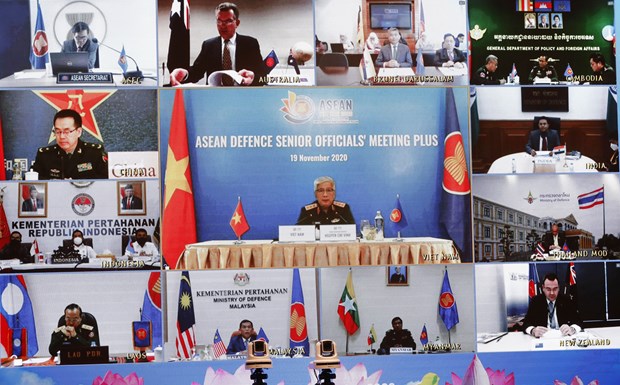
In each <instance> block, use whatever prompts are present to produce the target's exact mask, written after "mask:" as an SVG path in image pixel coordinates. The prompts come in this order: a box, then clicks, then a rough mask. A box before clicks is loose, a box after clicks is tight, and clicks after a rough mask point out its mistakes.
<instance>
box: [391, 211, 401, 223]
mask: <svg viewBox="0 0 620 385" xmlns="http://www.w3.org/2000/svg"><path fill="white" fill-rule="evenodd" d="M402 218H403V214H402V213H401V212H400V210H399V209H394V210H392V212H391V213H390V219H391V220H392V222H394V223H398V222H400V220H401V219H402Z"/></svg>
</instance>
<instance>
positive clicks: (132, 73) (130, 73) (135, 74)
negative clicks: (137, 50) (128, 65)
mask: <svg viewBox="0 0 620 385" xmlns="http://www.w3.org/2000/svg"><path fill="white" fill-rule="evenodd" d="M91 40H92V41H93V43H97V44H99V45H101V46H104V47H106V48H108V49H111V50H112V51H114V52H118V53H119V54H121V55H122V54H123V53H122V52H121V51H119V50H117V49H116V48H112V47H110V46H109V45H107V44H103V43H102V42H100V41H99V40H97V38H92V39H91ZM124 56H125V57H128V58H130V59H131V60H132V61H133V63H134V64H135V65H136V70H135V71H128V72H125V73H124V74H123V76H124V77H125V79H127V78H138V79H140V80H142V79H144V75H142V71H140V67H138V62H137V61H136V60H135V59H134V58H132V57H131V56H129V55H127V54H125V55H124Z"/></svg>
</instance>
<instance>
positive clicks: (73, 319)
mask: <svg viewBox="0 0 620 385" xmlns="http://www.w3.org/2000/svg"><path fill="white" fill-rule="evenodd" d="M81 319H82V318H80V317H77V318H73V317H65V321H67V322H79V321H80V320H81Z"/></svg>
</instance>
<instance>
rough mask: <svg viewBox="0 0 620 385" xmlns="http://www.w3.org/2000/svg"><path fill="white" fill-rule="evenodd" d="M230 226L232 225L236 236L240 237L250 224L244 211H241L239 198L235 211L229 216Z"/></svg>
mask: <svg viewBox="0 0 620 385" xmlns="http://www.w3.org/2000/svg"><path fill="white" fill-rule="evenodd" d="M230 227H232V229H233V231H234V232H235V235H236V236H237V238H241V236H242V235H243V234H244V233H245V232H246V231H248V230H249V229H250V224H249V223H248V220H247V219H246V218H245V213H244V212H243V205H241V198H239V201H238V202H237V207H236V208H235V212H234V213H233V216H232V218H230Z"/></svg>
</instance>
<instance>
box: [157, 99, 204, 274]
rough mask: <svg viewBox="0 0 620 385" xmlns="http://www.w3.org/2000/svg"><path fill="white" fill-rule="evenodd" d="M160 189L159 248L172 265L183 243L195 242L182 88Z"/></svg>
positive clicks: (190, 173) (173, 111) (175, 106)
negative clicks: (162, 208)
mask: <svg viewBox="0 0 620 385" xmlns="http://www.w3.org/2000/svg"><path fill="white" fill-rule="evenodd" d="M164 191H165V194H164V211H163V220H162V245H161V249H162V254H163V256H164V257H165V258H166V261H167V262H168V265H170V266H173V267H175V266H176V265H177V262H178V260H179V256H180V255H181V253H182V252H183V251H184V250H185V245H187V244H190V243H195V242H196V212H195V210H194V192H193V189H192V172H191V169H190V164H189V150H188V145H187V124H186V121H185V104H184V102H183V91H182V90H177V91H176V94H175V96H174V106H173V107H172V119H171V121H170V137H169V139H168V156H167V159H166V174H165V176H164Z"/></svg>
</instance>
